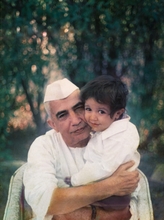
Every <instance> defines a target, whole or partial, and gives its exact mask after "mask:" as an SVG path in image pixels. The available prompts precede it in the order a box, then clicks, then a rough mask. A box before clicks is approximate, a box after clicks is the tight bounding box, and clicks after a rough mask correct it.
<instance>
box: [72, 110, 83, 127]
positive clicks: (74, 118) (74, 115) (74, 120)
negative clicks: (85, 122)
mask: <svg viewBox="0 0 164 220" xmlns="http://www.w3.org/2000/svg"><path fill="white" fill-rule="evenodd" d="M70 120H71V122H72V124H73V125H78V124H79V123H80V122H81V120H82V119H81V117H80V116H79V114H77V113H76V112H74V111H72V112H71V113H70Z"/></svg>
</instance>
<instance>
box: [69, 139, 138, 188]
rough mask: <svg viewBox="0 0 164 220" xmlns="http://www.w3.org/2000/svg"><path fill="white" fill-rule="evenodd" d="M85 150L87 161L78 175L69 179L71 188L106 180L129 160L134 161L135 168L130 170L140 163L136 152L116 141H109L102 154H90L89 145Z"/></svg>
mask: <svg viewBox="0 0 164 220" xmlns="http://www.w3.org/2000/svg"><path fill="white" fill-rule="evenodd" d="M129 145H130V144H129ZM111 146H112V150H111ZM99 147H100V146H99ZM87 150H88V151H89V153H88V155H87V157H88V161H87V162H86V163H85V165H84V167H83V168H82V169H81V170H80V171H79V172H78V173H76V174H74V175H72V177H71V184H72V185H73V186H79V185H84V184H87V183H90V182H93V181H97V180H101V179H104V178H107V177H109V176H110V175H112V174H113V173H114V171H116V169H117V168H118V167H119V166H120V165H121V164H123V163H125V162H127V161H129V160H135V167H133V168H132V169H131V170H134V169H135V168H136V167H137V166H138V164H139V161H140V155H139V153H138V152H137V151H135V152H133V150H132V149H131V148H130V147H129V146H127V145H125V146H123V143H122V142H121V141H117V140H112V139H109V141H108V146H106V147H105V149H104V151H103V152H100V153H99V152H96V151H94V152H92V153H91V150H92V149H91V148H90V145H88V148H87ZM95 152H96V153H95ZM120 152H121V153H120ZM96 154H97V155H96ZM135 155H136V156H135ZM96 161H97V162H96Z"/></svg>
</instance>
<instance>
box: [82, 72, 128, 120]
mask: <svg viewBox="0 0 164 220" xmlns="http://www.w3.org/2000/svg"><path fill="white" fill-rule="evenodd" d="M127 96H128V88H127V86H126V85H125V84H124V83H123V82H122V81H121V80H120V79H119V78H114V77H112V76H110V75H101V76H99V77H97V78H95V79H94V80H91V81H90V82H88V83H87V84H86V85H85V86H84V87H83V88H82V89H81V100H82V101H83V102H85V101H86V100H87V99H89V98H94V99H95V100H96V101H97V102H98V103H101V104H106V105H108V106H109V108H110V116H111V118H112V117H113V115H114V113H115V112H116V111H118V110H120V109H122V108H124V109H125V107H126V102H127Z"/></svg>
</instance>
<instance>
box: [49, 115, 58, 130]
mask: <svg viewBox="0 0 164 220" xmlns="http://www.w3.org/2000/svg"><path fill="white" fill-rule="evenodd" d="M47 123H48V125H49V126H50V127H51V128H53V129H54V130H55V131H56V132H59V131H58V129H57V127H56V125H55V123H54V122H53V121H52V120H51V119H50V118H49V119H48V120H47Z"/></svg>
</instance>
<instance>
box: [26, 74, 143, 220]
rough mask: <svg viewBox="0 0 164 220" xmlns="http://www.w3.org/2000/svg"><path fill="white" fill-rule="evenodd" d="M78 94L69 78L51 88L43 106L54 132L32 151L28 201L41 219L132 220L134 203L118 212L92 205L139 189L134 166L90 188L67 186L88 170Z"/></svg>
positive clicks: (87, 135)
mask: <svg viewBox="0 0 164 220" xmlns="http://www.w3.org/2000/svg"><path fill="white" fill-rule="evenodd" d="M79 94H80V91H79V88H78V87H77V86H75V85H74V84H73V83H71V82H70V81H69V80H68V79H66V78H64V79H62V80H58V81H55V82H54V83H52V84H50V85H48V86H47V89H46V93H45V98H44V103H45V108H46V111H47V113H48V115H49V119H48V124H49V125H50V127H51V128H52V130H50V131H48V132H47V133H46V134H45V135H43V136H40V137H38V138H37V139H36V140H35V141H34V142H33V144H32V146H31V148H30V150H29V154H28V167H27V169H26V171H25V174H24V185H25V197H26V200H27V202H28V203H29V205H30V206H31V207H32V210H33V212H34V213H35V217H34V219H37V220H42V219H44V220H46V219H54V220H58V219H60V220H65V219H67V220H68V219H71V220H91V219H92V220H93V219H99V220H100V219H101V220H115V219H117V220H119V219H120V220H127V219H130V217H131V215H133V211H134V208H135V202H134V201H133V200H132V201H131V208H129V207H127V208H125V209H124V210H119V211H118V210H117V211H114V210H104V209H103V208H99V207H95V206H94V205H92V204H93V203H94V202H96V201H98V200H101V199H104V198H107V197H109V196H112V195H119V196H121V195H126V194H129V193H131V192H133V191H134V190H135V188H136V187H137V184H138V181H139V174H138V172H137V171H133V172H128V171H127V170H128V169H129V168H130V167H131V166H133V162H129V163H126V164H124V165H122V166H120V167H119V168H118V169H117V171H116V172H115V173H114V174H113V175H112V176H111V177H109V178H107V179H104V180H101V181H99V182H95V183H92V184H88V185H85V186H79V187H69V185H67V184H66V183H65V181H64V179H65V178H66V177H68V176H71V175H73V174H74V173H76V172H77V171H78V170H80V169H81V168H82V167H83V165H84V160H83V154H84V151H85V146H86V145H87V143H88V141H89V139H90V128H89V126H88V125H87V124H86V122H85V119H84V108H83V103H82V102H81V100H80V96H79Z"/></svg>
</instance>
